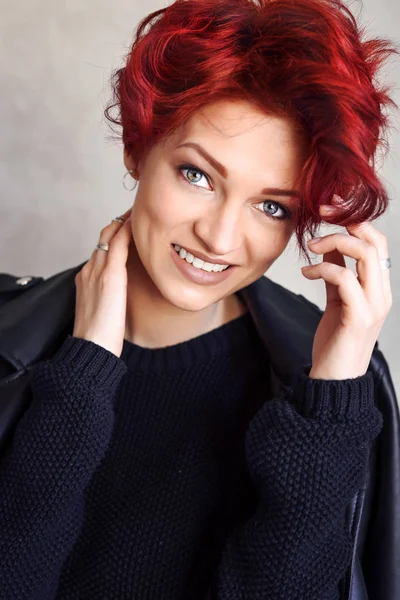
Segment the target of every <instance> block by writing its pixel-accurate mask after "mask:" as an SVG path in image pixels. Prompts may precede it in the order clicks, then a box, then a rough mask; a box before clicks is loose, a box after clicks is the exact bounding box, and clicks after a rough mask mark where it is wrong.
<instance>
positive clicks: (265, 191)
mask: <svg viewBox="0 0 400 600" xmlns="http://www.w3.org/2000/svg"><path fill="white" fill-rule="evenodd" d="M183 147H186V148H193V149H194V150H197V152H198V153H199V154H200V155H201V156H202V157H203V158H204V159H205V160H206V161H207V162H208V163H210V165H211V166H212V167H213V168H214V169H215V170H216V171H217V172H218V173H219V174H220V175H221V176H222V177H223V178H224V179H226V178H227V177H228V169H227V168H226V167H224V165H222V164H221V163H220V162H219V161H218V160H217V159H216V158H214V157H213V156H211V154H209V153H208V152H207V151H206V150H205V149H204V148H203V147H202V146H200V144H197V143H196V142H185V143H184V144H180V145H179V146H177V148H176V149H178V148H183ZM260 194H273V195H274V196H293V197H295V198H300V194H299V192H296V191H295V190H284V189H282V188H273V187H272V188H271V187H270V188H264V189H262V190H261V192H260Z"/></svg>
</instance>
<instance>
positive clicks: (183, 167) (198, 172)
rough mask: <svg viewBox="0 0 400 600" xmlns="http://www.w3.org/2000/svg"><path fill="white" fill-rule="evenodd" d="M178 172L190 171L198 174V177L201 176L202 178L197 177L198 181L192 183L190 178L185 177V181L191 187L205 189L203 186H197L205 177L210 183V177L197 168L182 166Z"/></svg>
mask: <svg viewBox="0 0 400 600" xmlns="http://www.w3.org/2000/svg"><path fill="white" fill-rule="evenodd" d="M178 171H180V172H182V171H188V172H191V173H192V174H193V173H197V174H198V175H200V177H197V179H196V178H195V179H196V181H190V180H189V179H188V176H186V175H184V179H185V181H186V182H187V183H189V184H190V185H194V186H195V187H203V186H202V185H197V183H198V182H199V181H201V178H202V177H204V178H205V179H207V181H208V177H207V175H206V174H205V173H203V171H201V170H200V169H198V168H197V167H194V166H193V165H180V166H179V167H178Z"/></svg>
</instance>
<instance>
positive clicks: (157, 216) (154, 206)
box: [134, 186, 190, 229]
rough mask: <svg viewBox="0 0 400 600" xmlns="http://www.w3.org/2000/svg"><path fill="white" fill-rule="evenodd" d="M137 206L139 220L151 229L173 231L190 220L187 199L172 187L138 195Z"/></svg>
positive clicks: (136, 211) (136, 213)
mask: <svg viewBox="0 0 400 600" xmlns="http://www.w3.org/2000/svg"><path fill="white" fill-rule="evenodd" d="M135 206H136V210H135V215H137V218H138V219H139V218H140V220H141V222H142V223H143V222H147V224H148V227H151V228H157V229H161V228H163V229H172V228H174V227H176V226H179V224H180V223H182V222H184V221H185V220H187V219H188V218H190V214H189V210H188V209H189V206H188V205H187V199H186V198H184V197H183V196H182V194H179V191H176V190H175V189H174V188H172V187H171V186H169V187H168V186H164V188H161V189H159V188H157V189H148V190H146V191H144V193H143V194H141V195H140V196H139V194H137V197H136V200H135ZM135 215H134V216H135Z"/></svg>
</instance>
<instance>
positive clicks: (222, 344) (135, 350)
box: [121, 311, 257, 373]
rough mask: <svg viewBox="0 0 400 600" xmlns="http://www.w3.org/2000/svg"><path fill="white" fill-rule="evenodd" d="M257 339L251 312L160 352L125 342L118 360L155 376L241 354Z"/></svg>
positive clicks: (161, 349)
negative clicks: (244, 347) (218, 357)
mask: <svg viewBox="0 0 400 600" xmlns="http://www.w3.org/2000/svg"><path fill="white" fill-rule="evenodd" d="M254 336H256V337H257V331H256V329H255V326H254V323H253V319H252V316H251V314H250V312H249V311H248V312H246V313H244V314H243V315H241V316H239V317H237V318H235V319H232V320H231V321H228V323H224V324H223V325H220V326H219V327H216V328H215V329H212V330H211V331H208V332H207V333H203V334H201V335H198V336H196V337H194V338H192V339H190V340H187V341H184V342H179V343H178V344H174V345H172V346H165V347H162V348H144V347H142V346H139V345H138V344H135V343H134V342H131V341H129V340H127V339H124V343H123V348H122V353H121V359H122V360H123V361H124V362H125V364H126V365H127V367H128V368H132V367H134V368H135V370H137V369H140V370H142V371H155V372H158V373H161V372H169V371H174V370H178V369H187V368H190V367H193V366H195V365H198V364H200V363H203V362H207V361H208V360H210V359H212V358H214V357H215V356H217V355H219V354H223V353H226V352H231V351H235V350H236V351H237V350H240V351H241V352H242V351H243V346H244V345H249V344H251V342H252V341H254Z"/></svg>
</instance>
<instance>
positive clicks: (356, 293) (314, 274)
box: [303, 262, 370, 318]
mask: <svg viewBox="0 0 400 600" xmlns="http://www.w3.org/2000/svg"><path fill="white" fill-rule="evenodd" d="M303 273H304V276H305V277H307V279H323V280H324V281H325V282H327V283H329V284H330V285H332V286H336V288H337V290H338V295H339V297H340V300H341V302H342V305H343V307H344V308H345V309H346V310H347V311H348V314H349V315H350V316H351V317H352V318H356V317H359V316H360V314H362V313H363V312H364V314H368V313H370V309H369V305H368V302H367V299H366V297H365V295H364V292H363V290H362V288H361V286H360V284H359V282H358V280H357V277H356V276H355V274H354V273H353V271H351V270H350V269H347V268H343V267H341V266H339V265H335V264H333V263H330V262H322V263H319V264H318V265H313V266H312V267H308V268H307V269H306V270H305V271H303Z"/></svg>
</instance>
